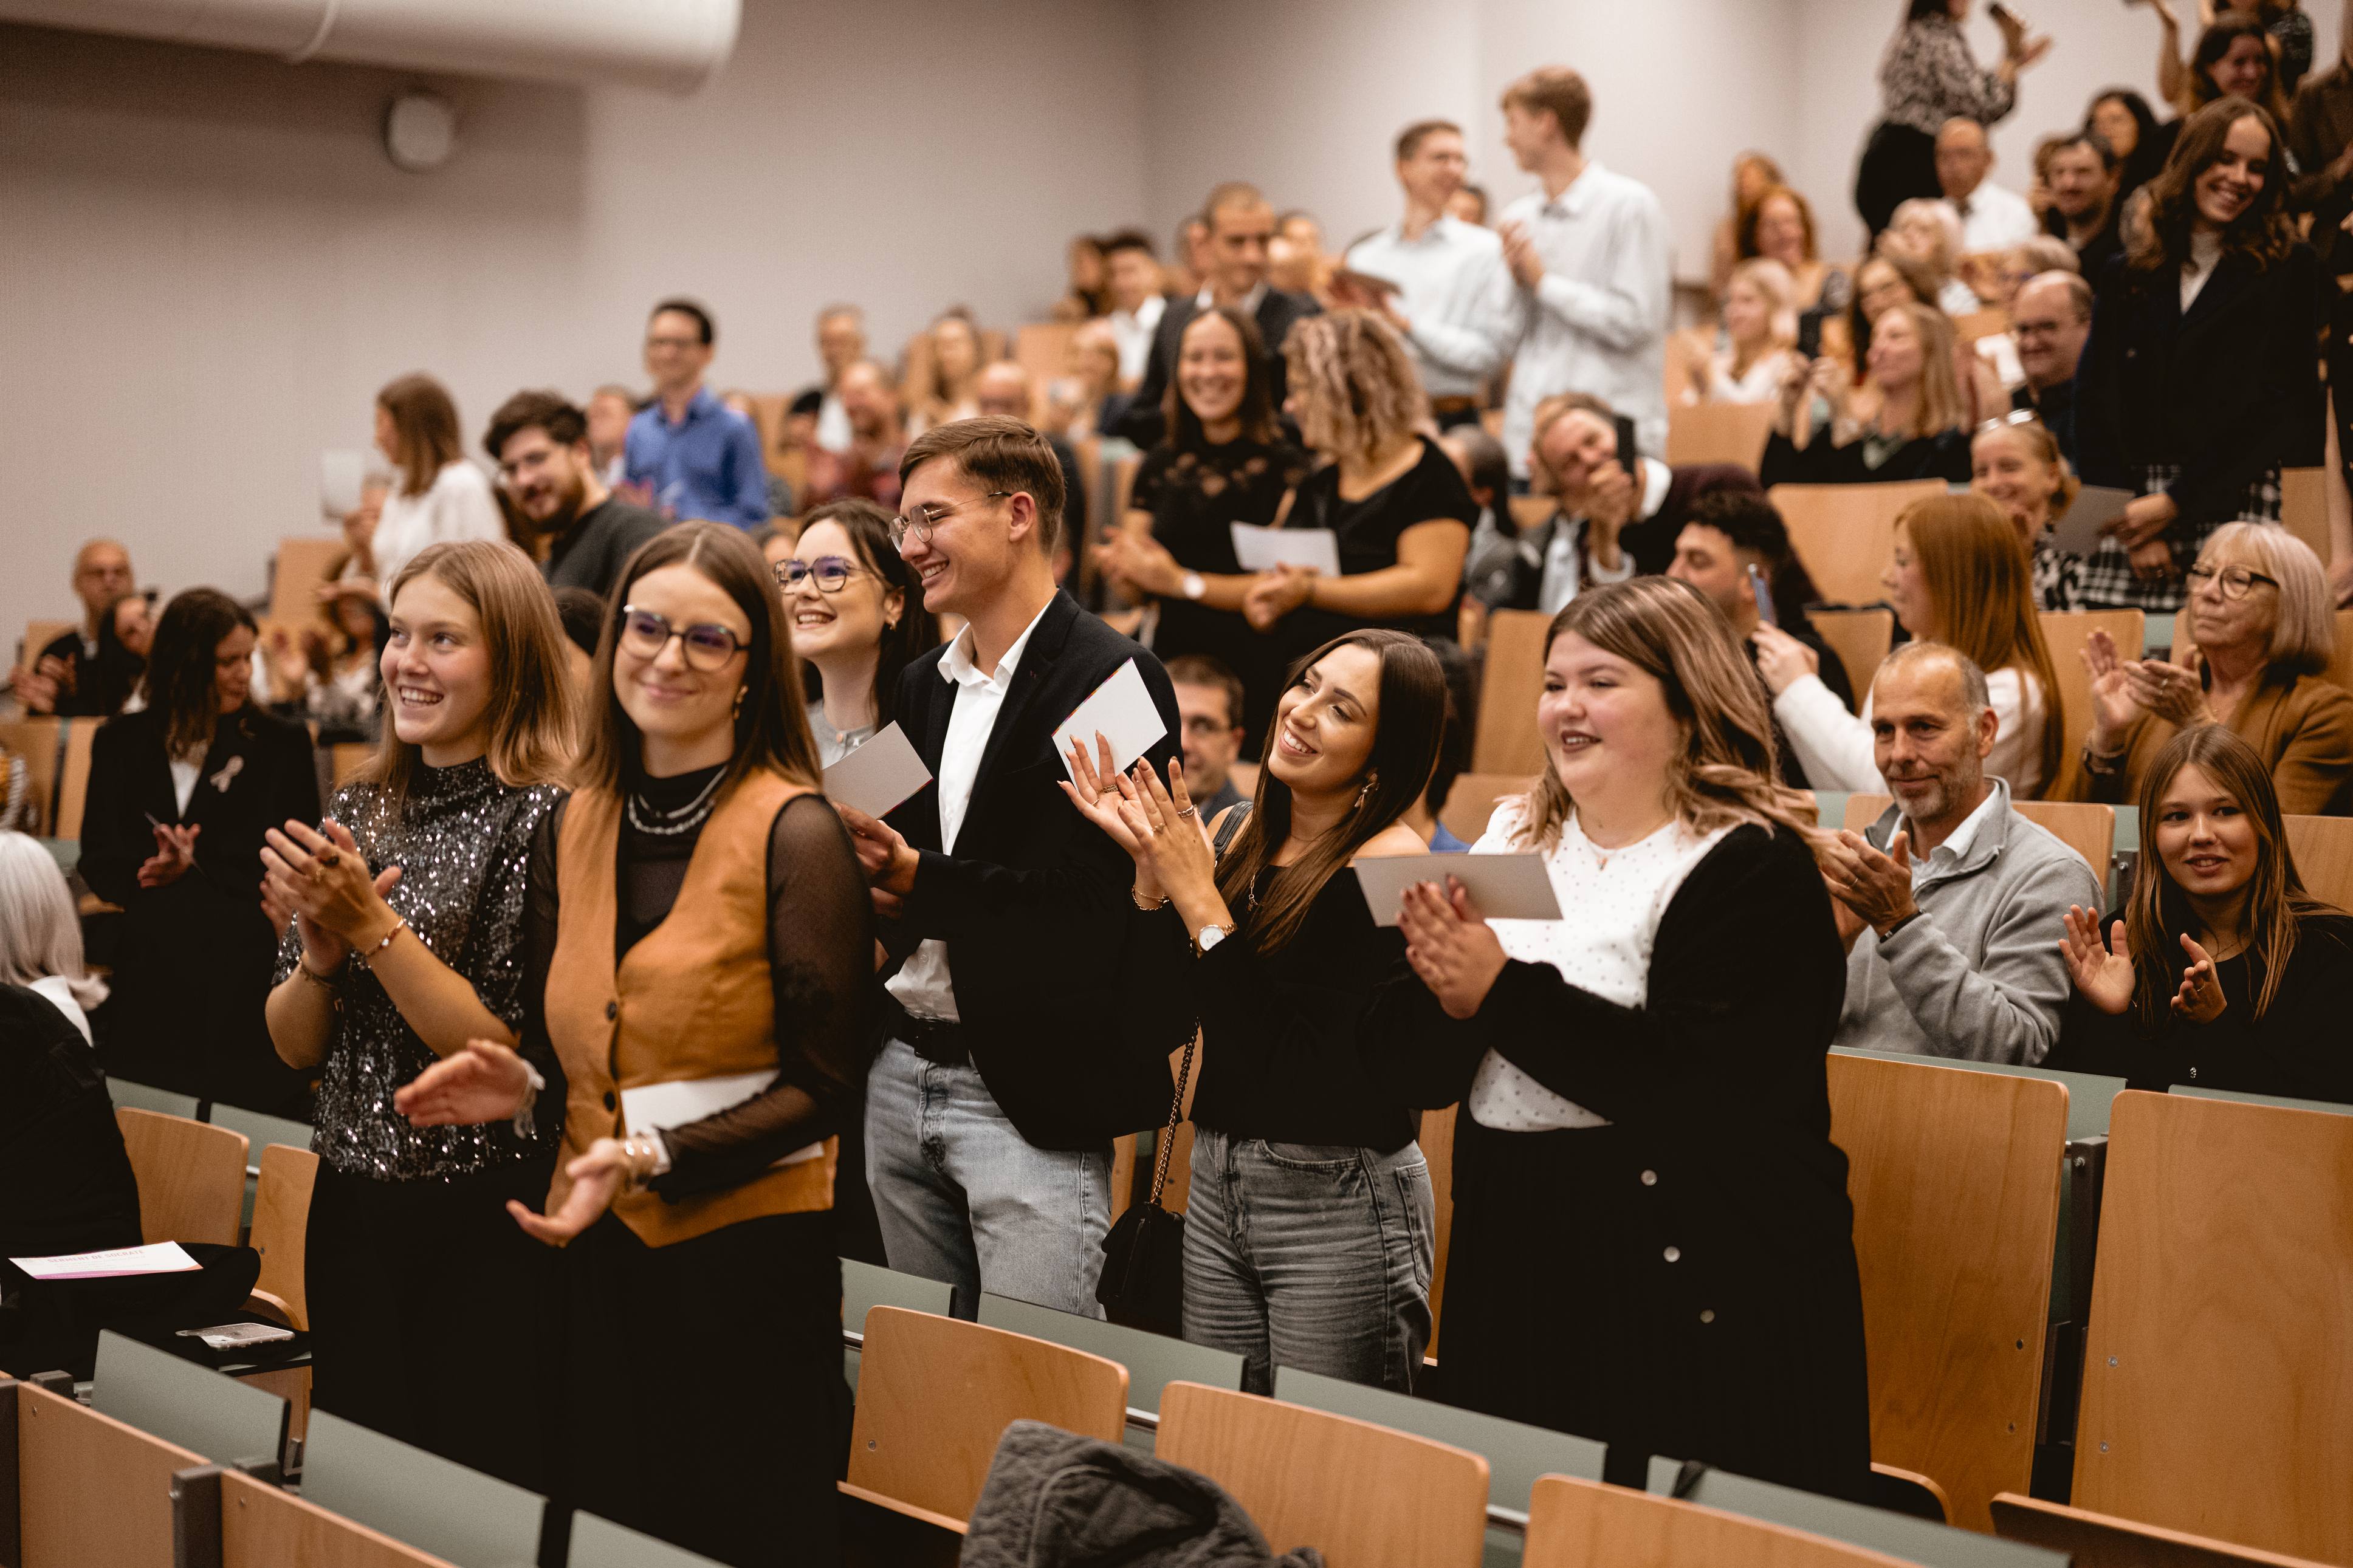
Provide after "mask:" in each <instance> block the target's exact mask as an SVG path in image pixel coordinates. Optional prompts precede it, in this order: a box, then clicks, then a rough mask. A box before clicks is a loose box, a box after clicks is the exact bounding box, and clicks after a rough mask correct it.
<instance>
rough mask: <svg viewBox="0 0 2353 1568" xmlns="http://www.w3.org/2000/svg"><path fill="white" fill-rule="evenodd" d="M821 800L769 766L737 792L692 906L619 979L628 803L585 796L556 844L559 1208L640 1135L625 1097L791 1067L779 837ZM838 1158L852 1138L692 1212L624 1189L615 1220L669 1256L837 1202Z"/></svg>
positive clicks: (690, 881)
mask: <svg viewBox="0 0 2353 1568" xmlns="http://www.w3.org/2000/svg"><path fill="white" fill-rule="evenodd" d="M805 794H807V790H805V789H804V788H803V787H802V786H800V785H798V784H788V783H786V781H785V780H784V779H782V778H780V777H778V776H777V775H776V774H775V773H767V772H765V771H763V772H756V773H752V774H750V775H749V776H747V777H746V778H744V781H743V782H742V783H741V784H737V785H736V786H735V787H734V789H733V790H732V791H730V792H729V793H728V795H726V796H725V798H723V800H721V801H720V803H719V805H718V807H717V809H715V810H713V811H712V814H711V817H710V819H709V820H708V821H706V822H705V823H704V824H703V825H702V837H700V838H698V839H697V840H696V841H695V846H694V855H693V858H691V859H690V860H689V861H688V862H687V868H686V881H685V884H684V885H683V886H681V888H680V889H679V892H678V902H677V903H676V905H674V906H673V907H672V908H671V910H670V914H669V916H668V917H667V918H666V919H664V920H663V921H662V922H661V923H660V924H659V925H658V926H656V927H655V928H654V929H653V930H652V931H649V932H647V933H646V936H645V938H644V940H642V941H640V942H638V944H637V946H635V947H633V948H631V949H630V950H629V952H628V955H627V956H626V957H625V958H623V959H622V961H621V963H620V965H619V967H618V969H616V968H615V966H614V963H613V928H614V921H616V919H617V916H618V913H619V904H618V894H617V889H616V888H615V885H614V882H615V868H616V866H617V849H618V842H617V840H618V836H619V832H620V822H621V802H620V799H619V797H618V796H617V795H613V794H612V793H611V792H609V791H607V790H583V791H581V792H580V793H578V794H577V795H574V796H573V797H572V803H571V805H569V806H567V807H566V808H565V817H564V827H563V834H562V841H561V843H560V844H559V845H558V846H557V849H556V888H557V890H558V893H559V895H560V897H561V900H562V905H561V908H562V914H561V916H560V918H559V920H558V921H557V924H556V934H555V958H554V963H552V964H551V965H550V967H549V970H548V975H547V1033H548V1037H549V1039H550V1040H551V1041H552V1042H553V1043H554V1047H555V1054H556V1057H557V1058H558V1059H559V1060H561V1061H562V1062H563V1064H564V1073H565V1078H566V1079H568V1080H569V1083H568V1085H567V1088H566V1091H565V1109H564V1157H563V1159H561V1160H559V1161H557V1162H556V1167H555V1181H554V1185H552V1186H551V1187H550V1188H549V1189H548V1194H547V1210H548V1212H549V1213H550V1214H553V1213H554V1212H555V1210H556V1209H557V1208H558V1207H560V1206H561V1205H563V1202H564V1197H565V1194H566V1193H567V1192H569V1191H570V1190H571V1186H572V1183H571V1179H570V1178H569V1177H567V1176H565V1173H564V1167H565V1165H566V1164H568V1163H570V1162H571V1161H573V1160H574V1159H576V1158H577V1157H578V1156H580V1155H581V1154H584V1153H586V1152H587V1150H588V1146H589V1145H590V1144H591V1143H594V1142H596V1140H597V1139H599V1138H617V1137H623V1136H626V1135H627V1131H628V1130H627V1128H625V1127H624V1126H623V1125H622V1121H623V1118H622V1115H621V1110H620V1106H621V1100H620V1094H621V1091H622V1090H624V1089H638V1088H642V1087H644V1086H646V1085H649V1084H658V1083H676V1082H680V1081H682V1080H689V1079H707V1078H723V1077H727V1076H729V1075H732V1074H735V1073H749V1072H765V1071H768V1070H770V1069H773V1068H775V1067H776V1002H775V993H774V991H773V990H772V989H771V984H770V980H769V973H768V877H767V870H768V832H769V829H770V828H771V827H772V826H774V825H775V823H776V813H777V812H779V811H781V810H783V809H784V806H785V803H786V802H787V801H789V800H790V799H792V797H793V796H795V795H805ZM838 1154H839V1141H838V1140H836V1139H831V1138H828V1139H827V1140H826V1142H825V1154H824V1157H823V1158H821V1159H811V1160H804V1161H801V1162H799V1163H795V1164H788V1165H779V1166H776V1167H773V1168H771V1169H769V1170H767V1171H765V1172H763V1173H761V1174H759V1175H758V1176H755V1177H754V1178H753V1179H752V1180H750V1181H748V1182H745V1183H744V1184H742V1185H740V1186H735V1187H729V1188H727V1189H725V1190H723V1191H720V1192H713V1193H698V1194H693V1195H691V1196H690V1197H686V1198H682V1199H681V1200H680V1201H678V1202H677V1203H670V1202H667V1201H665V1200H664V1199H662V1198H661V1197H659V1196H658V1195H656V1194H653V1193H649V1192H638V1193H625V1194H622V1195H620V1196H618V1197H616V1198H615V1199H614V1200H613V1212H614V1213H615V1214H617V1215H620V1216H621V1220H622V1222H623V1223H624V1224H626V1225H627V1226H628V1227H629V1228H630V1229H631V1230H632V1231H634V1232H636V1233H637V1236H638V1239H639V1240H641V1241H643V1242H644V1243H645V1244H646V1245H647V1246H649V1247H667V1246H669V1245H670V1243H672V1242H674V1241H688V1240H691V1239H692V1238H693V1237H698V1236H702V1235H706V1234H708V1233H709V1232H711V1231H714V1230H717V1229H719V1228H720V1227H721V1226H728V1225H733V1224H734V1223H735V1222H736V1221H738V1220H745V1219H756V1218H758V1217H760V1216H762V1215H777V1214H799V1213H803V1212H806V1211H807V1210H810V1209H828V1208H831V1207H832V1206H833V1171H834V1161H835V1159H836V1158H837V1157H838Z"/></svg>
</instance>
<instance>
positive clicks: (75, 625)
mask: <svg viewBox="0 0 2353 1568" xmlns="http://www.w3.org/2000/svg"><path fill="white" fill-rule="evenodd" d="M79 630H81V623H80V622H79V621H48V620H30V621H26V623H25V640H24V641H23V642H22V643H21V644H19V645H18V646H17V648H16V668H19V669H30V668H33V666H34V665H35V664H36V663H37V662H38V661H39V659H40V657H41V650H42V649H43V648H45V647H48V646H49V645H50V644H51V643H53V642H55V641H57V640H58V638H59V637H63V636H65V635H66V634H67V633H68V632H78V631H79Z"/></svg>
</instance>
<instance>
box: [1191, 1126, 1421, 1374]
mask: <svg viewBox="0 0 2353 1568" xmlns="http://www.w3.org/2000/svg"><path fill="white" fill-rule="evenodd" d="M1436 1225H1437V1208H1436V1204H1435V1201H1434V1200H1433V1198H1432V1197H1431V1194H1430V1165H1429V1163H1428V1162H1427V1161H1425V1160H1424V1159H1423V1158H1422V1154H1421V1147H1420V1145H1419V1144H1417V1143H1408V1144H1406V1145H1405V1146H1404V1147H1403V1148H1400V1149H1398V1150H1395V1151H1393V1152H1390V1153H1387V1154H1382V1153H1378V1152H1375V1151H1373V1150H1371V1149H1358V1148H1352V1147H1348V1146H1345V1145H1339V1144H1317V1143H1271V1142H1267V1141H1265V1140H1264V1139H1258V1138H1229V1137H1228V1136H1227V1135H1226V1134H1225V1133H1223V1132H1220V1131H1218V1130H1217V1129H1215V1128H1213V1127H1200V1126H1197V1127H1195V1128H1194V1130H1193V1184H1192V1189H1191V1192H1190V1193H1189V1194H1188V1195H1187V1198H1186V1200H1185V1337H1186V1338H1187V1340H1190V1341H1191V1342H1193V1343H1195V1344H1200V1345H1214V1346H1216V1347H1217V1348H1218V1349H1219V1350H1228V1351H1232V1352H1236V1353H1237V1354H1239V1355H1240V1356H1241V1357H1242V1358H1243V1367H1242V1387H1243V1389H1244V1390H1245V1391H1246V1392H1248V1393H1251V1394H1271V1393H1272V1392H1273V1391H1274V1368H1275V1367H1277V1366H1293V1367H1297V1368H1299V1369H1300V1370H1301V1371H1303V1372H1314V1373H1323V1374H1324V1375H1325V1376H1327V1377H1342V1378H1346V1379H1348V1380H1349V1381H1350V1382H1353V1383H1364V1384H1373V1385H1374V1386H1376V1387H1381V1388H1393V1389H1396V1390H1398V1392H1400V1393H1408V1392H1410V1391H1411V1389H1412V1387H1413V1378H1414V1373H1416V1372H1417V1371H1418V1370H1419V1368H1420V1365H1421V1353H1422V1350H1423V1348H1424V1347H1425V1346H1427V1345H1428V1344H1429V1343H1430V1268H1431V1265H1432V1259H1433V1253H1434V1249H1435V1242H1434V1240H1433V1237H1434V1236H1435V1233H1436Z"/></svg>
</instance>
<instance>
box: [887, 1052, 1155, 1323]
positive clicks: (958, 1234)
mask: <svg viewBox="0 0 2353 1568" xmlns="http://www.w3.org/2000/svg"><path fill="white" fill-rule="evenodd" d="M866 1179H867V1183H868V1184H869V1185H870V1186H871V1188H872V1189H873V1193H874V1217H875V1219H876V1220H877V1221H878V1222H879V1223H880V1224H881V1230H882V1250H883V1253H884V1255H885V1256H886V1257H888V1258H890V1260H891V1267H892V1268H895V1269H898V1270H899V1271H900V1272H901V1273H902V1274H916V1275H921V1276H922V1277H923V1278H924V1279H938V1280H942V1281H944V1282H945V1283H947V1284H950V1285H954V1286H955V1288H956V1312H957V1314H958V1315H959V1316H961V1317H965V1318H970V1317H972V1316H974V1315H975V1314H976V1312H977V1311H978V1310H979V1307H980V1292H981V1291H983V1290H987V1291H989V1292H991V1293H992V1294H994V1295H998V1296H1010V1297H1012V1298H1013V1299H1015V1300H1021V1301H1034V1302H1036V1303H1037V1304H1038V1305H1039V1306H1041V1307H1052V1308H1055V1309H1057V1310H1060V1311H1065V1312H1077V1313H1079V1314H1080V1315H1082V1316H1083V1317H1089V1318H1100V1317H1102V1316H1103V1309H1102V1307H1100V1306H1098V1305H1097V1304H1096V1302H1095V1279H1096V1277H1097V1276H1098V1275H1100V1274H1101V1273H1102V1272H1103V1236H1104V1234H1105V1233H1106V1232H1108V1231H1109V1230H1110V1229H1111V1146H1110V1145H1109V1144H1105V1145H1104V1146H1103V1147H1102V1148H1100V1149H1090V1150H1087V1151H1085V1152H1075V1151H1071V1150H1065V1149H1040V1148H1038V1147H1036V1146H1035V1145H1033V1144H1031V1143H1029V1142H1028V1141H1027V1140H1025V1139H1024V1138H1023V1137H1022V1136H1021V1134H1020V1133H1019V1132H1018V1131H1016V1130H1015V1129H1014V1126H1013V1123H1012V1121H1010V1120H1008V1118H1007V1116H1006V1114H1005V1112H1004V1111H1003V1110H1000V1109H998V1107H997V1097H996V1096H994V1095H992V1094H990V1093H989V1092H988V1086H987V1084H985V1083H983V1082H982V1081H981V1078H980V1074H979V1072H978V1071H977V1070H976V1069H975V1068H971V1067H969V1066H966V1067H942V1066H941V1065H940V1064H938V1063H937V1062H932V1061H926V1060H925V1059H924V1058H922V1057H920V1056H918V1055H916V1054H915V1051H914V1049H913V1047H910V1046H908V1045H907V1044H906V1043H905V1042H903V1041H901V1040H892V1041H889V1042H887V1043H886V1044H885V1045H884V1046H883V1047H882V1050H881V1054H880V1055H878V1056H877V1057H876V1058H874V1066H873V1068H872V1069H871V1071H869V1072H868V1074H867V1077H866Z"/></svg>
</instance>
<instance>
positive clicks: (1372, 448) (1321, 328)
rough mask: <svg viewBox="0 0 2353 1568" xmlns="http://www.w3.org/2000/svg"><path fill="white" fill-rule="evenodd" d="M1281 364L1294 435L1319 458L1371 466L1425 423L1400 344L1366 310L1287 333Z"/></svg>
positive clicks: (1328, 316) (1423, 400) (1315, 319)
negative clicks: (1294, 405)
mask: <svg viewBox="0 0 2353 1568" xmlns="http://www.w3.org/2000/svg"><path fill="white" fill-rule="evenodd" d="M1282 358H1283V363H1284V364H1285V365H1286V366H1287V367H1288V368H1289V370H1290V387H1291V390H1292V391H1293V392H1294V393H1296V394H1297V395H1298V397H1299V433H1300V437H1301V438H1302V439H1303V440H1304V441H1305V442H1306V443H1307V445H1308V446H1309V447H1312V448H1314V450H1315V451H1317V452H1319V453H1330V454H1332V455H1334V456H1335V457H1343V458H1357V459H1358V460H1360V461H1364V462H1372V461H1374V460H1376V459H1377V458H1378V457H1379V456H1380V454H1381V453H1382V452H1384V451H1386V450H1388V448H1390V447H1395V446H1396V445H1397V444H1398V442H1399V441H1400V440H1403V439H1405V438H1406V437H1410V436H1411V435H1413V433H1414V430H1415V428H1416V427H1417V426H1419V425H1420V424H1421V423H1422V422H1423V421H1424V420H1426V419H1428V418H1429V417H1430V399H1429V398H1428V397H1427V396H1426V395H1424V394H1423V392H1422V390H1421V378H1420V377H1419V375H1417V374H1415V373H1414V368H1413V361H1412V359H1411V358H1410V357H1409V355H1408V354H1407V353H1406V351H1405V344H1404V343H1402V342H1399V341H1398V335H1397V333H1395V332H1394V331H1390V330H1389V325H1388V322H1386V321H1382V320H1381V319H1380V318H1379V317H1377V316H1375V315H1373V314H1371V313H1370V312H1369V311H1366V310H1328V311H1325V312H1324V314H1323V315H1320V316H1309V317H1307V318H1306V319H1304V320H1303V321H1300V322H1299V323H1298V324H1297V325H1296V326H1294V327H1293V328H1292V329H1291V335H1290V337H1288V338H1286V339H1285V340H1284V341H1283V344H1282Z"/></svg>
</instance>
